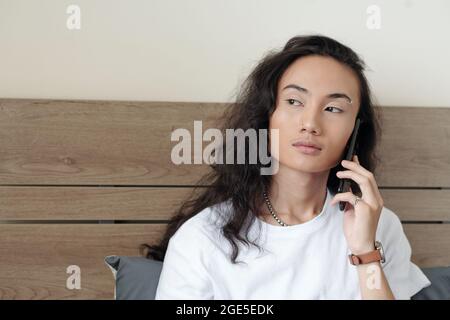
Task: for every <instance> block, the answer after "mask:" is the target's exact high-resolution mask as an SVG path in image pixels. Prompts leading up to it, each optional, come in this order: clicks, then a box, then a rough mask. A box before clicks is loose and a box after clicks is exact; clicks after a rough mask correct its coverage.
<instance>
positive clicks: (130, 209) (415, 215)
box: [0, 187, 450, 221]
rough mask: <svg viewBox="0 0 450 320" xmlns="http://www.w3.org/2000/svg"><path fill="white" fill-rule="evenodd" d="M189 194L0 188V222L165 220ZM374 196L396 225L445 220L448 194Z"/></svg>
mask: <svg viewBox="0 0 450 320" xmlns="http://www.w3.org/2000/svg"><path fill="white" fill-rule="evenodd" d="M205 188H208V187H205ZM193 190H194V189H193V188H191V187H176V188H170V187H148V188H128V187H120V188H117V187H0V220H65V219H67V220H168V219H169V218H170V217H171V216H173V214H174V212H175V211H176V210H177V209H178V207H179V206H180V205H181V203H182V202H183V200H185V198H186V197H187V196H188V195H189V194H190V193H191V192H192V191H193ZM201 190H203V188H200V190H199V191H201ZM380 191H381V195H382V197H383V200H384V202H385V206H386V207H387V208H389V209H391V210H392V211H394V212H395V213H396V214H397V215H398V216H399V217H400V219H401V220H402V221H450V210H449V209H448V208H450V190H426V189H423V190H390V189H381V190H380Z"/></svg>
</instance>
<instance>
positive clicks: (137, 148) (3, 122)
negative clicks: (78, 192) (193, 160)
mask: <svg viewBox="0 0 450 320" xmlns="http://www.w3.org/2000/svg"><path fill="white" fill-rule="evenodd" d="M225 107H226V104H219V103H185V102H122V101H83V100H68V101H61V100H27V99H0V144H1V145H2V149H1V150H0V182H1V183H2V184H3V185H5V184H18V185H21V184H38V185H45V184H68V185H193V184H195V182H196V181H197V180H198V178H199V177H200V176H201V175H203V174H205V173H207V172H209V170H210V169H209V168H208V167H207V166H206V165H204V164H202V165H192V164H191V165H180V166H177V165H174V164H173V163H172V162H171V161H170V153H171V149H172V147H173V146H174V145H175V144H176V142H172V141H170V134H171V132H172V131H173V130H175V129H177V128H186V129H188V130H189V131H190V132H191V134H193V122H194V120H203V121H204V122H203V128H202V129H203V131H205V130H206V129H208V128H211V127H216V126H217V123H216V120H217V118H218V116H219V115H220V114H221V113H222V111H223V110H224V108H225ZM382 111H383V128H382V129H383V132H382V141H381V144H380V145H379V155H380V158H381V160H382V162H381V163H380V167H379V168H378V170H376V171H375V173H374V174H375V176H376V178H377V182H378V185H379V186H381V187H390V186H394V187H444V188H449V187H450V175H448V174H444V173H447V172H450V143H449V141H450V139H449V138H450V108H409V107H383V108H382ZM417 128H420V130H417ZM204 145H207V143H205V144H204Z"/></svg>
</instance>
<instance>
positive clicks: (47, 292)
mask: <svg viewBox="0 0 450 320" xmlns="http://www.w3.org/2000/svg"><path fill="white" fill-rule="evenodd" d="M164 227H165V225H162V224H160V225H152V224H134V225H127V224H120V225H113V224H112V225H106V224H105V225H101V224H100V225H99V224H97V225H95V224H91V225H82V224H78V225H70V224H67V225H38V224H37V225H31V224H28V225H27V224H15V225H5V224H0V243H1V246H0V256H1V263H0V299H113V298H114V278H113V275H112V273H111V271H110V269H109V268H108V267H107V266H106V265H105V263H104V257H105V256H108V255H130V256H137V255H139V251H138V246H139V244H140V243H146V242H151V241H153V240H154V239H157V238H159V237H161V234H162V230H163V228H164ZM69 265H78V266H79V267H80V268H81V289H80V290H76V289H74V290H69V289H67V287H66V281H67V278H68V277H69V274H67V273H66V269H67V267H68V266H69Z"/></svg>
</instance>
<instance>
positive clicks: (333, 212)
mask: <svg viewBox="0 0 450 320" xmlns="http://www.w3.org/2000/svg"><path fill="white" fill-rule="evenodd" d="M332 197H333V196H332V194H331V192H330V190H329V189H327V198H326V203H325V205H324V207H323V209H322V212H321V213H320V214H319V215H317V216H316V217H314V218H313V219H311V220H309V221H307V222H305V223H301V224H296V225H293V226H287V227H282V226H276V225H272V224H269V223H267V222H264V221H263V220H261V219H259V218H256V219H255V222H254V223H253V224H252V226H251V229H250V234H249V235H250V239H251V240H255V239H256V236H257V235H258V232H259V227H261V236H260V240H258V243H259V244H260V245H261V246H262V247H263V248H264V251H263V252H260V251H258V249H257V248H256V247H254V246H253V245H251V246H250V247H247V246H244V245H243V244H242V243H240V242H238V245H239V248H240V251H239V255H238V257H237V260H238V261H243V262H245V263H239V264H232V263H231V261H230V259H229V253H230V252H231V246H230V244H229V242H228V240H227V239H226V238H225V237H224V236H223V235H222V234H221V232H220V229H219V227H218V226H216V225H215V224H214V221H216V220H215V219H217V217H218V215H217V211H216V209H217V208H219V207H220V208H221V209H222V210H224V208H225V210H229V208H230V207H231V206H230V203H229V202H227V201H224V202H222V203H220V204H217V205H215V206H211V207H208V208H206V209H204V210H202V211H201V212H199V213H198V214H197V215H195V216H194V217H192V218H190V219H189V220H187V221H186V222H185V223H184V224H183V225H182V226H181V227H180V228H179V229H178V230H177V231H176V232H175V234H174V235H173V236H172V238H171V239H170V241H169V244H168V247H167V252H166V256H165V258H164V263H163V268H162V270H161V275H160V279H159V283H158V287H157V291H156V296H155V299H156V300H158V299H174V300H177V299H193V300H194V299H216V300H221V299H232V300H236V299H242V300H252V299H261V300H264V299H275V300H281V299H361V291H360V284H359V278H358V271H357V267H356V266H354V265H351V264H350V262H349V259H348V254H349V253H350V250H349V249H348V246H347V242H346V239H345V237H344V232H343V215H344V213H343V211H341V210H339V206H338V205H339V204H338V203H336V204H335V205H334V206H331V205H330V201H331V199H332ZM376 239H377V240H379V241H381V243H382V245H383V248H384V251H385V257H386V262H385V263H383V264H382V265H381V266H382V268H383V271H384V274H385V276H386V279H387V281H388V283H389V286H390V288H391V290H392V292H393V294H394V296H395V298H396V299H410V297H411V296H413V295H414V294H415V293H417V292H418V291H419V290H421V289H422V288H424V287H426V286H429V285H430V284H431V283H430V281H429V280H428V278H426V276H425V275H424V274H423V272H422V271H421V270H420V269H419V268H418V267H417V266H416V265H415V264H414V263H412V262H411V260H410V259H411V247H410V244H409V242H408V239H407V238H406V236H405V234H404V232H403V227H402V224H401V222H400V220H399V218H398V217H397V215H396V214H395V213H393V212H392V211H391V210H389V209H387V208H385V207H383V209H382V212H381V216H380V219H379V222H378V227H377V231H376Z"/></svg>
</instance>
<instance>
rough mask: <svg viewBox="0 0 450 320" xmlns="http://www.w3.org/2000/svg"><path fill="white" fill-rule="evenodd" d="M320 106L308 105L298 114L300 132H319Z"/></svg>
mask: <svg viewBox="0 0 450 320" xmlns="http://www.w3.org/2000/svg"><path fill="white" fill-rule="evenodd" d="M320 112H321V111H320V107H318V106H309V107H306V108H304V109H303V110H302V112H301V114H300V132H301V133H303V132H308V133H314V134H318V133H319V132H320V119H319V118H320Z"/></svg>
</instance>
